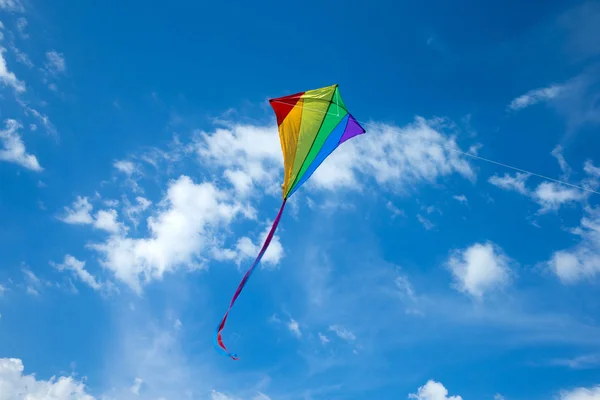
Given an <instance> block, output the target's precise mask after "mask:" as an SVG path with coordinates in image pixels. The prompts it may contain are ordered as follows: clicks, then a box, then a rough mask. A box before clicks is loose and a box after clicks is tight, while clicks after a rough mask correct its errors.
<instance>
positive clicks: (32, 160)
mask: <svg viewBox="0 0 600 400" xmlns="http://www.w3.org/2000/svg"><path fill="white" fill-rule="evenodd" d="M4 126H5V127H4V129H0V144H1V147H0V161H6V162H10V163H13V164H17V165H20V166H22V167H24V168H27V169H29V170H32V171H37V172H39V171H42V170H43V168H42V167H41V166H40V163H39V162H38V160H37V158H36V156H34V155H33V154H29V153H28V152H27V149H26V148H25V144H24V143H23V139H22V138H21V135H19V129H20V128H21V125H20V124H19V123H18V122H17V121H15V120H13V119H8V120H6V121H5V125H4Z"/></svg>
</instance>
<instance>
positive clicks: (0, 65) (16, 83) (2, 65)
mask: <svg viewBox="0 0 600 400" xmlns="http://www.w3.org/2000/svg"><path fill="white" fill-rule="evenodd" d="M5 51H6V49H5V48H3V47H1V46H0V83H2V84H3V85H5V86H10V87H12V88H13V89H14V90H15V91H16V92H18V93H21V92H24V91H25V83H24V82H23V81H20V80H19V79H18V78H17V76H16V75H15V73H14V72H11V71H9V70H8V66H7V65H6V60H5V59H4V52H5Z"/></svg>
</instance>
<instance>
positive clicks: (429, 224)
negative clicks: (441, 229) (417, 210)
mask: <svg viewBox="0 0 600 400" xmlns="http://www.w3.org/2000/svg"><path fill="white" fill-rule="evenodd" d="M417 219H418V220H419V222H420V223H421V225H423V227H424V228H425V229H426V230H428V231H430V230H432V229H433V228H435V224H434V223H433V222H431V221H430V220H428V219H427V218H425V217H424V216H422V215H421V214H417Z"/></svg>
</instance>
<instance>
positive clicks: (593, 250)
mask: <svg viewBox="0 0 600 400" xmlns="http://www.w3.org/2000/svg"><path fill="white" fill-rule="evenodd" d="M572 232H573V233H574V234H576V235H578V236H579V237H580V242H579V243H578V244H577V245H575V246H574V247H572V248H570V249H566V250H559V251H556V252H554V253H553V254H552V257H551V258H550V260H549V261H548V263H547V264H548V267H549V268H550V270H551V271H552V272H554V273H555V274H556V276H557V277H558V278H559V279H560V280H561V281H562V282H563V283H565V284H573V283H577V282H580V281H582V280H584V279H590V278H593V277H594V276H595V275H596V274H598V273H600V208H591V207H587V208H586V210H585V214H584V216H583V218H582V219H581V222H580V225H579V227H577V228H576V229H573V230H572Z"/></svg>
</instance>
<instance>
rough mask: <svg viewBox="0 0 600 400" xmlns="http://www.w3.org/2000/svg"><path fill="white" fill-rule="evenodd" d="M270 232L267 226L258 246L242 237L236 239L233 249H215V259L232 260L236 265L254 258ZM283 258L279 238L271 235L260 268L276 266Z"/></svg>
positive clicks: (247, 238) (269, 226) (269, 227)
mask: <svg viewBox="0 0 600 400" xmlns="http://www.w3.org/2000/svg"><path fill="white" fill-rule="evenodd" d="M270 230H271V225H268V226H267V228H266V229H265V230H264V231H263V232H262V234H261V236H260V237H259V241H258V243H259V244H257V243H254V242H253V241H252V239H250V238H249V237H247V236H243V237H241V238H239V239H238V241H237V243H236V245H235V247H234V248H233V249H215V258H216V259H217V260H232V261H235V262H236V263H237V264H238V265H239V264H240V263H241V262H242V261H243V260H246V259H254V258H256V256H257V255H258V252H259V251H260V248H261V247H262V244H263V243H264V241H265V239H266V238H267V235H268V234H269V231H270ZM284 256H285V252H284V250H283V246H282V245H281V241H280V239H279V236H277V235H273V238H272V239H271V243H270V244H269V247H268V248H267V251H265V254H264V255H263V258H262V260H261V267H268V266H270V267H274V266H277V265H278V264H279V262H280V261H281V259H282V258H283V257H284Z"/></svg>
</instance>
